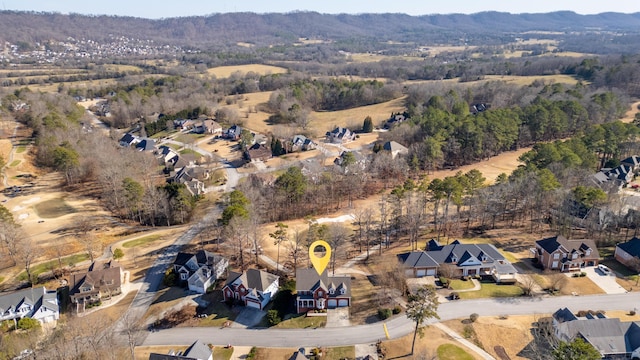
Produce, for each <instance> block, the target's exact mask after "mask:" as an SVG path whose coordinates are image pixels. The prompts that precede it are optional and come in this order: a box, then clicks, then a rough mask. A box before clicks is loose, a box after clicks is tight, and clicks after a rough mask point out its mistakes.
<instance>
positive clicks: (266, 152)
mask: <svg viewBox="0 0 640 360" xmlns="http://www.w3.org/2000/svg"><path fill="white" fill-rule="evenodd" d="M245 156H246V157H247V160H249V161H267V160H269V159H271V158H272V157H273V155H272V153H271V149H269V148H268V147H266V146H264V145H262V144H258V143H255V144H253V145H251V147H250V148H248V149H247V151H246V153H245Z"/></svg>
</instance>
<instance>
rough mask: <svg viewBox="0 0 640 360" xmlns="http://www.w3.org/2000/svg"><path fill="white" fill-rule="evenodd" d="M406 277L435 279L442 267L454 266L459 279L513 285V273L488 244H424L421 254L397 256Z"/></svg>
mask: <svg viewBox="0 0 640 360" xmlns="http://www.w3.org/2000/svg"><path fill="white" fill-rule="evenodd" d="M398 260H399V261H400V264H401V266H402V267H404V269H405V273H406V274H407V275H408V276H413V277H422V276H427V275H436V274H437V273H438V272H440V271H441V270H442V268H443V267H445V266H454V267H455V269H456V271H457V272H458V274H459V275H460V276H472V275H480V276H490V277H492V278H493V279H494V280H495V281H496V282H498V283H500V282H502V283H504V282H515V280H516V274H517V270H516V268H515V267H513V265H511V263H510V262H509V261H508V260H507V259H505V258H504V256H502V254H500V252H499V251H498V249H496V248H495V246H493V245H491V244H463V243H461V242H460V241H458V240H455V241H454V242H452V243H451V244H448V245H441V244H440V243H439V242H438V241H437V240H435V239H431V240H429V241H428V242H427V246H426V249H425V250H424V251H411V252H407V253H402V254H399V255H398Z"/></svg>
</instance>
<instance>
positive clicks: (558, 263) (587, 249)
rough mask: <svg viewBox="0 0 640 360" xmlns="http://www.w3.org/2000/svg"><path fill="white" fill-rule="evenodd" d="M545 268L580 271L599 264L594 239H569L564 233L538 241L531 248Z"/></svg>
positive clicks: (598, 255)
mask: <svg viewBox="0 0 640 360" xmlns="http://www.w3.org/2000/svg"><path fill="white" fill-rule="evenodd" d="M531 251H532V252H533V253H534V256H535V258H536V259H537V260H538V262H539V263H540V265H542V267H543V269H551V270H560V271H579V270H580V269H581V268H584V267H586V266H596V265H598V262H599V259H600V254H599V253H598V249H597V247H596V244H595V242H594V241H593V240H585V239H582V240H568V239H567V238H565V237H564V236H562V235H558V236H553V237H550V238H546V239H542V240H538V241H536V247H535V248H533V249H531Z"/></svg>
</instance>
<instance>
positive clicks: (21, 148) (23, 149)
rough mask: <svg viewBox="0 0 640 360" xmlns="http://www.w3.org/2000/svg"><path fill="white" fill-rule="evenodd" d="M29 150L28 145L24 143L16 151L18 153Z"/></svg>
mask: <svg viewBox="0 0 640 360" xmlns="http://www.w3.org/2000/svg"><path fill="white" fill-rule="evenodd" d="M26 150H27V147H26V146H24V145H20V146H18V147H17V148H16V153H18V154H22V153H23V152H25V151H26Z"/></svg>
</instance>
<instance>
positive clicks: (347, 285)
mask: <svg viewBox="0 0 640 360" xmlns="http://www.w3.org/2000/svg"><path fill="white" fill-rule="evenodd" d="M296 293H297V296H296V309H297V310H298V313H303V312H307V311H310V310H322V309H327V308H329V309H332V308H336V307H346V306H350V305H351V277H350V276H349V275H334V276H329V275H328V272H327V270H325V271H323V272H322V274H321V275H318V272H317V271H316V270H315V269H297V270H296Z"/></svg>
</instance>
